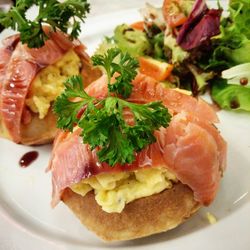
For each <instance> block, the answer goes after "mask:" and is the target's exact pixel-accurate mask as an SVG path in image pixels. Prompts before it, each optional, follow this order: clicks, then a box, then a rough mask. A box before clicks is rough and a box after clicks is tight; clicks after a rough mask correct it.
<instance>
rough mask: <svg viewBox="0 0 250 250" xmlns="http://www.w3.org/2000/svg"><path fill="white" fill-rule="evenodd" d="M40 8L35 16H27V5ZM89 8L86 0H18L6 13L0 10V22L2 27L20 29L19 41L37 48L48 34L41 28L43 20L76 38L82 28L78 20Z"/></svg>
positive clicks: (82, 19)
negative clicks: (62, 0) (30, 18)
mask: <svg viewBox="0 0 250 250" xmlns="http://www.w3.org/2000/svg"><path fill="white" fill-rule="evenodd" d="M33 5H36V6H37V7H38V8H39V12H38V16H37V17H36V18H35V19H34V20H29V19H27V17H26V12H27V10H28V9H30V7H32V6H33ZM88 12H89V4H88V3H87V0H66V1H64V2H59V1H57V0H36V1H34V0H17V1H16V6H13V7H12V8H11V9H10V10H9V11H8V12H7V13H5V12H3V11H0V24H2V25H3V26H4V27H5V28H12V29H13V30H17V31H19V32H20V39H21V42H22V43H26V44H27V45H28V47H30V48H39V47H42V46H43V45H44V42H45V41H46V40H47V39H48V38H49V37H48V36H47V35H46V33H45V32H44V30H43V28H42V26H43V24H48V25H50V27H51V28H52V29H53V30H54V31H56V30H57V29H59V30H61V31H62V32H64V33H67V34H69V36H70V38H72V39H74V38H77V37H78V35H79V33H80V31H81V22H80V21H84V18H85V17H86V14H87V13H88Z"/></svg>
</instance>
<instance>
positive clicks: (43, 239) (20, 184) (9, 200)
mask: <svg viewBox="0 0 250 250" xmlns="http://www.w3.org/2000/svg"><path fill="white" fill-rule="evenodd" d="M139 18H140V16H139V14H138V12H137V11H136V10H128V11H122V12H115V13H112V14H109V15H106V16H99V17H93V18H90V19H89V20H88V21H87V23H86V25H85V27H84V31H83V32H84V34H85V35H84V36H83V37H82V41H84V43H85V44H86V45H87V46H88V48H89V52H90V53H92V52H93V51H94V48H96V45H97V44H98V43H99V42H100V40H101V38H102V36H103V35H109V34H111V33H112V30H113V28H114V27H115V26H116V25H117V24H120V23H123V22H127V23H131V22H134V21H135V20H138V19H139ZM7 34H8V31H7V32H5V33H4V34H2V35H1V36H0V39H1V38H2V37H3V36H6V35H7ZM219 117H220V120H221V124H220V125H219V128H220V130H221V132H222V135H223V136H224V138H225V139H226V140H227V142H228V168H227V171H226V173H225V176H224V178H223V180H222V183H221V187H220V190H219V193H218V195H217V198H216V200H215V202H214V203H213V204H212V205H211V206H210V207H208V208H204V209H201V210H200V211H199V213H197V214H196V215H195V216H193V217H192V219H190V220H188V221H187V222H186V223H185V224H183V225H182V226H180V227H178V228H177V229H174V230H172V231H170V232H167V233H163V234H159V235H156V236H152V237H148V238H145V239H141V240H135V241H130V242H123V243H114V244H107V243H103V242H102V241H101V240H99V239H98V238H97V237H96V236H95V235H94V234H92V233H91V232H89V231H87V230H86V229H85V228H84V227H83V226H82V225H81V224H80V223H79V221H78V220H77V219H76V218H75V217H74V216H73V215H72V213H71V212H70V211H69V210H68V209H67V208H66V207H65V206H64V205H63V204H60V205H59V206H58V207H56V208H55V209H54V210H52V209H51V207H50V197H51V183H50V182H51V181H50V174H46V173H45V168H46V167H47V164H48V161H49V153H50V150H51V147H50V146H42V147H35V148H31V147H25V146H21V145H15V144H14V143H12V142H9V141H7V140H4V139H0V216H1V217H0V221H1V223H0V240H1V241H0V249H4V250H6V249H36V250H42V249H47V250H50V249H53V250H55V249H71V250H73V249H74V250H75V249H78V248H79V249H103V248H114V249H116V248H119V249H128V248H129V249H139V248H143V249H159V250H160V249H171V250H174V249H187V250H189V249H190V250H191V249H192V250H200V249H201V247H202V249H204V250H209V249H227V250H231V249H232V250H235V249H241V250H249V249H250V237H249V232H250V212H249V211H250V194H249V192H250V115H249V114H246V113H240V114H239V113H234V112H225V111H222V112H219ZM31 150H37V151H38V152H39V158H38V160H36V161H35V162H34V163H33V164H32V165H31V166H30V167H29V168H26V169H22V168H20V167H19V166H18V161H19V159H20V157H21V156H22V155H23V154H24V153H26V152H28V151H31ZM207 211H209V212H211V213H213V214H214V215H215V216H216V217H217V218H218V223H217V224H215V225H213V226H211V225H209V223H208V221H207V219H206V216H205V214H206V212H207ZM2 218H5V219H7V220H5V219H2ZM7 232H8V233H7ZM24 232H25V233H24ZM39 238H40V239H39ZM24 239H25V240H24ZM48 242H50V243H55V245H49V244H48ZM27 246H28V248H27Z"/></svg>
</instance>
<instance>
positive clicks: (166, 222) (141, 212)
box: [62, 183, 200, 241]
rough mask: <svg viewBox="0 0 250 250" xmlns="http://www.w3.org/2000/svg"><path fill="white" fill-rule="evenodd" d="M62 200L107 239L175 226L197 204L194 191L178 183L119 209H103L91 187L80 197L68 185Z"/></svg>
mask: <svg viewBox="0 0 250 250" xmlns="http://www.w3.org/2000/svg"><path fill="white" fill-rule="evenodd" d="M62 200H63V202H64V203H65V204H66V205H67V206H68V207H69V208H70V209H71V210H72V211H73V212H74V214H75V215H76V216H77V217H78V218H79V219H80V221H81V222H82V223H83V224H84V225H85V226H86V227H87V228H88V229H89V230H91V231H94V232H95V233H96V234H97V235H98V236H99V237H101V238H102V239H104V240H106V241H118V240H131V239H136V238H141V237H145V236H149V235H151V234H156V233H160V232H165V231H167V230H170V229H172V228H175V227H176V226H178V225H179V224H181V223H182V222H184V221H185V220H186V219H187V218H189V217H190V216H191V215H192V214H193V213H195V212H196V211H197V210H198V209H199V207H200V204H199V203H198V202H196V201H195V200H194V198H193V192H192V191H191V190H190V189H189V188H188V187H187V186H186V185H183V184H181V183H178V184H174V186H173V188H171V189H166V190H164V191H163V192H161V193H159V194H155V195H152V196H149V197H145V198H141V199H138V200H135V201H133V202H131V203H129V204H127V205H126V206H125V208H124V210H123V211H122V212H121V213H106V212H104V211H103V210H102V209H101V207H100V206H99V205H98V204H97V203H96V201H95V196H94V193H93V191H92V192H89V193H88V194H87V195H86V196H84V197H82V196H81V195H78V194H76V193H74V192H73V191H72V190H71V189H69V188H67V189H66V190H65V191H64V193H63V195H62Z"/></svg>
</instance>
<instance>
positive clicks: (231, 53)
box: [207, 0, 250, 69]
mask: <svg viewBox="0 0 250 250" xmlns="http://www.w3.org/2000/svg"><path fill="white" fill-rule="evenodd" d="M229 12H230V15H229V17H227V18H224V19H223V20H222V22H221V27H220V29H221V34H220V35H218V36H216V37H214V38H213V46H214V51H213V54H212V57H211V58H210V60H209V65H207V69H211V68H213V69H216V68H217V69H218V68H220V69H226V68H230V67H232V66H235V65H237V64H242V63H248V62H250V29H249V27H250V3H249V0H231V1H230V5H229Z"/></svg>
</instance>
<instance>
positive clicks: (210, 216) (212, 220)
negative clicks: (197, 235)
mask: <svg viewBox="0 0 250 250" xmlns="http://www.w3.org/2000/svg"><path fill="white" fill-rule="evenodd" d="M206 216H207V220H208V222H209V223H210V224H211V225H213V224H215V223H217V219H216V217H215V216H214V215H213V214H211V213H209V212H207V213H206Z"/></svg>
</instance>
